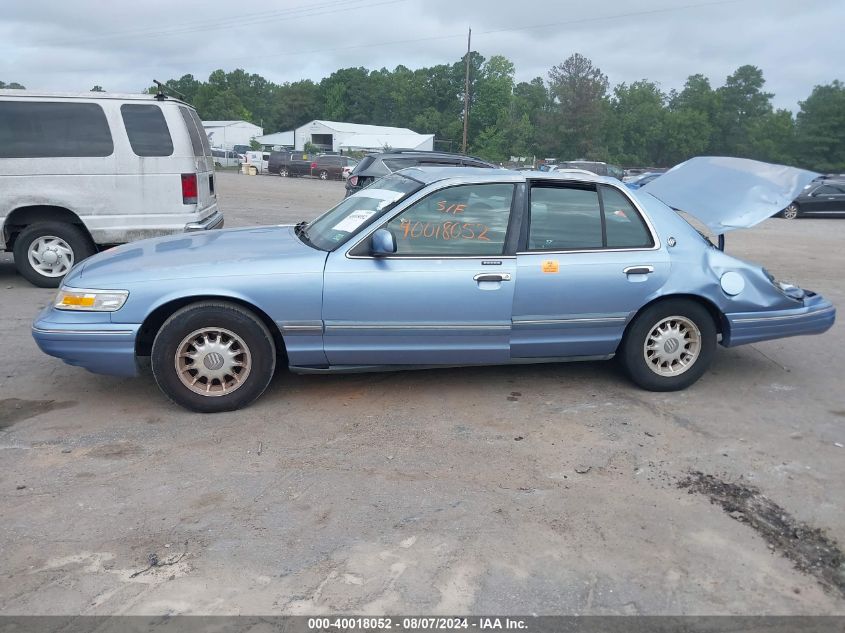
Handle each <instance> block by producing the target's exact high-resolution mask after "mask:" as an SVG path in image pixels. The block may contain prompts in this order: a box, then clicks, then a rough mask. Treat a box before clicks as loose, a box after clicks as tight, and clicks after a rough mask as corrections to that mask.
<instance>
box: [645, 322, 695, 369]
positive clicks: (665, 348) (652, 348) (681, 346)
mask: <svg viewBox="0 0 845 633" xmlns="http://www.w3.org/2000/svg"><path fill="white" fill-rule="evenodd" d="M700 353H701V332H700V331H699V329H698V326H696V324H695V323H693V322H692V321H690V320H689V319H688V318H686V317H682V316H669V317H666V318H664V319H661V320H660V321H659V322H658V323H657V324H655V325H654V327H652V328H651V330H650V331H649V333H648V336H646V338H645V342H644V343H643V356H644V357H645V361H646V365H647V366H648V368H649V369H651V371H653V372H654V373H655V374H657V375H659V376H679V375H680V374H683V373H684V372H685V371H687V370H688V369H689V368H690V367H692V366H693V365H694V364H695V361H696V360H698V356H699V354H700Z"/></svg>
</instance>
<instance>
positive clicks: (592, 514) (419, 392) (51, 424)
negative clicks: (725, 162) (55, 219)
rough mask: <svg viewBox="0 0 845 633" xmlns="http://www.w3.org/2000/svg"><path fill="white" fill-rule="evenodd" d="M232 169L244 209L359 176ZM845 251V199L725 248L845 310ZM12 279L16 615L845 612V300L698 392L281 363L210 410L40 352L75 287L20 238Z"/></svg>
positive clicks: (324, 203)
mask: <svg viewBox="0 0 845 633" xmlns="http://www.w3.org/2000/svg"><path fill="white" fill-rule="evenodd" d="M218 190H219V195H220V203H221V207H222V209H223V210H224V212H225V214H226V224H227V226H230V227H233V226H245V225H252V224H264V223H282V222H290V221H296V220H300V219H308V218H312V217H314V216H315V215H316V214H317V213H319V212H321V211H322V210H324V209H326V208H328V207H329V206H331V205H332V204H333V203H334V202H335V201H337V200H339V199H340V198H341V197H342V196H343V185H342V183H337V182H320V181H316V180H310V179H283V178H278V177H275V176H259V177H248V176H240V175H236V174H233V173H221V174H219V176H218ZM843 244H845V221H843V220H830V219H828V220H797V221H785V220H778V219H773V220H769V221H767V222H765V223H764V224H763V225H761V226H760V227H757V228H756V229H754V230H750V231H740V232H737V233H736V234H730V235H729V236H728V240H727V250H728V252H731V253H734V254H737V255H739V256H742V257H745V258H748V259H751V260H754V261H759V262H761V263H764V264H765V265H766V266H767V267H768V268H769V269H770V270H771V271H772V272H774V273H775V274H776V275H777V276H779V277H781V278H784V279H788V280H790V281H794V282H797V283H799V284H801V285H805V286H806V287H809V288H812V289H814V290H816V291H818V292H821V293H823V294H824V295H825V296H827V297H828V298H830V299H831V300H832V301H833V302H834V303H836V304H838V305H840V306H842V305H843V294H845V280H843V275H842V270H843V269H845V248H843ZM0 288H2V293H3V298H4V300H3V301H2V302H0V349H2V350H3V352H4V353H3V356H2V358H3V359H4V363H3V368H2V371H0V460H2V462H1V463H2V468H0V516H2V521H0V560H2V561H3V563H2V565H0V569H2V575H0V612H2V613H3V614H161V613H174V614H175V613H187V614H321V613H348V614H352V613H355V614H378V613H391V614H402V613H439V614H449V613H452V614H457V613H467V614H470V613H475V614H483V613H488V614H489V613H498V614H533V613H536V614H763V613H766V614H845V594H843V589H842V587H843V584H842V582H841V580H842V578H843V577H845V567H843V565H842V558H841V550H840V549H839V548H840V547H841V544H843V543H845V507H843V503H842V490H843V481H845V448H843V446H842V445H843V444H845V428H843V427H844V426H845V391H843V388H842V385H843V380H842V376H843V370H845V345H843V342H845V326H843V325H842V322H841V320H840V322H839V323H837V324H836V325H835V326H834V328H833V329H832V330H831V331H830V332H828V333H827V334H825V335H823V336H814V337H803V338H792V339H784V340H780V341H774V342H768V343H761V344H757V345H753V346H745V347H739V348H736V349H730V350H726V349H721V348H720V349H719V350H718V352H717V354H716V359H715V362H714V364H713V367H712V370H711V371H710V372H709V373H708V374H707V375H706V376H705V377H704V378H703V379H702V380H701V381H700V382H699V383H697V384H696V385H694V386H693V387H692V388H690V389H688V390H687V391H684V392H680V393H668V394H660V393H648V392H645V391H641V390H639V389H637V388H635V387H633V386H632V385H631V384H630V383H628V382H627V381H626V380H625V378H624V377H623V376H622V375H621V373H620V371H619V370H618V369H617V368H616V366H615V364H614V363H612V362H609V363H585V364H560V365H539V366H514V367H504V368H470V369H451V370H439V371H421V372H400V373H385V374H364V375H347V376H295V375H291V374H289V373H287V372H286V371H280V372H279V374H278V375H277V376H276V378H275V380H274V382H273V384H272V385H271V387H270V389H269V390H268V392H267V393H266V394H265V395H264V396H263V397H262V398H261V399H260V400H259V401H258V402H257V403H256V404H254V405H253V406H251V407H250V408H248V409H247V410H245V411H241V412H236V413H227V414H218V415H211V416H202V415H197V414H191V413H188V412H186V411H183V410H181V409H179V408H177V407H175V406H173V405H171V404H170V403H168V402H167V400H166V399H165V398H164V397H163V396H162V395H161V394H160V393H159V391H158V389H157V388H156V386H155V384H154V382H153V379H152V377H151V376H150V375H149V374H146V375H143V376H142V377H140V378H136V379H121V378H110V377H105V376H96V375H93V374H89V373H87V372H86V371H84V370H82V369H78V368H73V367H69V366H67V365H64V364H62V363H61V362H60V361H58V360H56V359H53V358H50V357H48V356H45V355H44V354H42V353H40V352H39V351H38V349H37V348H36V346H35V344H34V342H33V341H32V338H31V336H30V332H29V327H30V322H31V320H32V318H33V317H34V315H35V314H36V312H37V311H38V309H39V308H40V307H41V306H43V305H45V304H46V303H47V302H49V301H50V300H51V298H52V296H53V294H54V293H53V291H50V290H41V289H37V288H34V287H32V286H30V285H29V284H27V283H26V282H25V281H24V280H23V279H22V278H20V277H19V276H17V275H16V274H15V272H14V269H13V266H12V264H11V259H10V256H8V255H3V256H2V257H0ZM691 473H696V474H695V475H694V477H696V479H695V480H694V481H696V482H699V483H698V484H696V485H692V484H691V483H690V481H691V480H690V477H691V476H692V475H691ZM700 482H705V484H706V485H704V484H702V483H700ZM714 491H715V492H714ZM734 491H735V492H734ZM745 491H750V492H747V493H746V492H745ZM731 495H733V497H736V498H732V497H731ZM752 501H753V502H752ZM759 508H762V509H763V510H762V511H761V514H760V516H756V515H755V512H757V510H756V509H759ZM773 508H774V510H773ZM781 511H782V512H783V515H782V516H783V518H782V519H777V518H772V517H773V516H775V517H776V515H779V513H780V512H781ZM764 514H765V516H763V515H764ZM767 521H769V522H771V521H775V522H777V524H778V530H779V531H777V532H772V531H771V530H768V529H767V527H766V526H767V525H769V523H767ZM781 523H782V524H783V526H786V527H787V528H788V529H786V528H784V529H780V525H781ZM773 534H774V536H773ZM790 535H791V536H790ZM802 539H803V540H802ZM811 539H817V540H811ZM819 543H822V544H824V547H825V548H826V549H824V550H819V551H821V552H822V554H820V555H819V556H820V559H819V560H816V559H813V560H811V561H810V562H809V563H807V562H806V560H804V559H802V561H803V562H801V563H799V562H796V561H797V560H798V559H797V558H796V557H795V556H794V555H793V554H792V553H790V547H797V549H798V550H801V551H803V552H805V553H806V552H807V551H809V550H813V549H814V548H815V547H816V545H817V544H819ZM837 543H838V544H837ZM837 556H839V558H838V559H837ZM151 562H152V563H155V564H154V565H151ZM816 567H818V569H816ZM822 568H823V569H822ZM138 572H141V573H138ZM817 572H818V573H817ZM837 579H838V580H837Z"/></svg>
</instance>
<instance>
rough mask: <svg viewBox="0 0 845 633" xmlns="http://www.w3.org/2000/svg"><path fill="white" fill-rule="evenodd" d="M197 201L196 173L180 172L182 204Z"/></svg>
mask: <svg viewBox="0 0 845 633" xmlns="http://www.w3.org/2000/svg"><path fill="white" fill-rule="evenodd" d="M196 203H197V175H196V174H182V204H196Z"/></svg>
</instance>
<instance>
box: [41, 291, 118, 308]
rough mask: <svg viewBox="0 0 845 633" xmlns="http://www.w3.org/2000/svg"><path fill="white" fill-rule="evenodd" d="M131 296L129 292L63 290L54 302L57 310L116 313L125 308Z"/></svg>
mask: <svg viewBox="0 0 845 633" xmlns="http://www.w3.org/2000/svg"><path fill="white" fill-rule="evenodd" d="M128 296H129V291H127V290H81V289H77V288H62V289H61V290H59V294H58V295H57V296H56V300H55V301H54V302H53V307H55V308H56V309H57V310H79V311H82V312H115V311H116V310H120V309H121V308H122V307H123V304H124V303H126V298H127V297H128Z"/></svg>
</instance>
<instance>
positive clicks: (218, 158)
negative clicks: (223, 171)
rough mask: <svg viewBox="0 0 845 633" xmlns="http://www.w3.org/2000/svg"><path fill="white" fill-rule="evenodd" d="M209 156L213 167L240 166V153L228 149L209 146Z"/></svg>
mask: <svg viewBox="0 0 845 633" xmlns="http://www.w3.org/2000/svg"><path fill="white" fill-rule="evenodd" d="M211 157H212V158H213V159H214V166H215V167H240V164H241V155H240V154H238V153H237V152H235V151H233V150H230V149H223V148H220V147H212V148H211Z"/></svg>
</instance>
